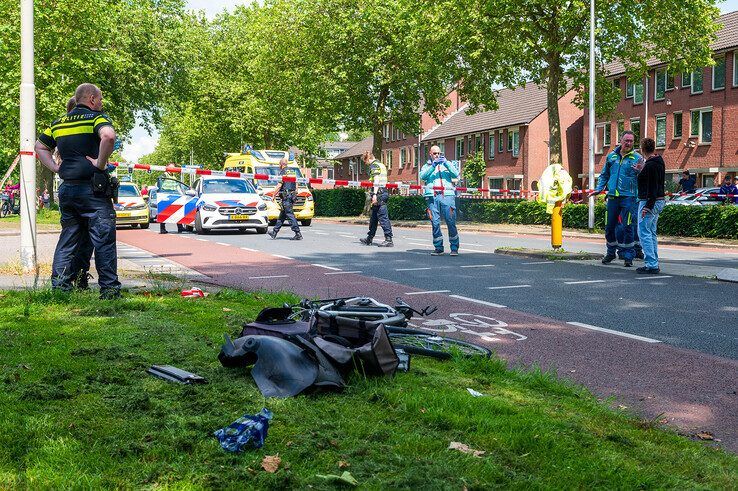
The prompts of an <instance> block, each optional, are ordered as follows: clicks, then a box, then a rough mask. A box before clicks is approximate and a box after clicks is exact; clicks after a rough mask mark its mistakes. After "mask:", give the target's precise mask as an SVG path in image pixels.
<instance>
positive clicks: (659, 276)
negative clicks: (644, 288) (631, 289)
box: [636, 274, 672, 280]
mask: <svg viewBox="0 0 738 491" xmlns="http://www.w3.org/2000/svg"><path fill="white" fill-rule="evenodd" d="M659 278H672V276H669V275H658V274H655V275H653V276H642V277H640V278H636V279H637V280H658V279H659Z"/></svg>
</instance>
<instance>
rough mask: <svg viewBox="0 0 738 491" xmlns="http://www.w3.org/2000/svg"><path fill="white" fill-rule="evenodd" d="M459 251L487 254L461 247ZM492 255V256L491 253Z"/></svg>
mask: <svg viewBox="0 0 738 491" xmlns="http://www.w3.org/2000/svg"><path fill="white" fill-rule="evenodd" d="M459 250H460V251H464V252H479V253H481V254H484V253H486V252H487V251H478V250H476V249H464V248H463V247H459ZM490 254H491V253H490Z"/></svg>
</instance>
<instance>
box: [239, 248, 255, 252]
mask: <svg viewBox="0 0 738 491" xmlns="http://www.w3.org/2000/svg"><path fill="white" fill-rule="evenodd" d="M241 249H243V250H244V251H249V252H259V251H257V250H256V249H251V248H250V247H241Z"/></svg>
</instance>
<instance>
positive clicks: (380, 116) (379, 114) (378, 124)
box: [372, 86, 389, 160]
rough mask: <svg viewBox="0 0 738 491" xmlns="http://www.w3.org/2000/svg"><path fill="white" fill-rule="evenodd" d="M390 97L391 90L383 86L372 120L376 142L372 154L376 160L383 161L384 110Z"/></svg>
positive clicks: (373, 144) (373, 143)
mask: <svg viewBox="0 0 738 491" xmlns="http://www.w3.org/2000/svg"><path fill="white" fill-rule="evenodd" d="M388 96H389V89H388V88H387V87H386V86H383V87H382V88H381V89H380V90H379V97H378V98H377V105H376V106H375V109H374V117H373V118H372V119H373V121H372V136H373V138H374V141H373V142H372V153H373V154H374V158H377V159H380V160H381V155H382V129H383V127H384V118H385V114H384V110H385V104H386V102H387V97H388Z"/></svg>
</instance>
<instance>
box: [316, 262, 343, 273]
mask: <svg viewBox="0 0 738 491" xmlns="http://www.w3.org/2000/svg"><path fill="white" fill-rule="evenodd" d="M313 266H317V267H319V268H325V269H330V270H331V271H341V268H334V267H333V266H326V265H325V264H317V263H313Z"/></svg>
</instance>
